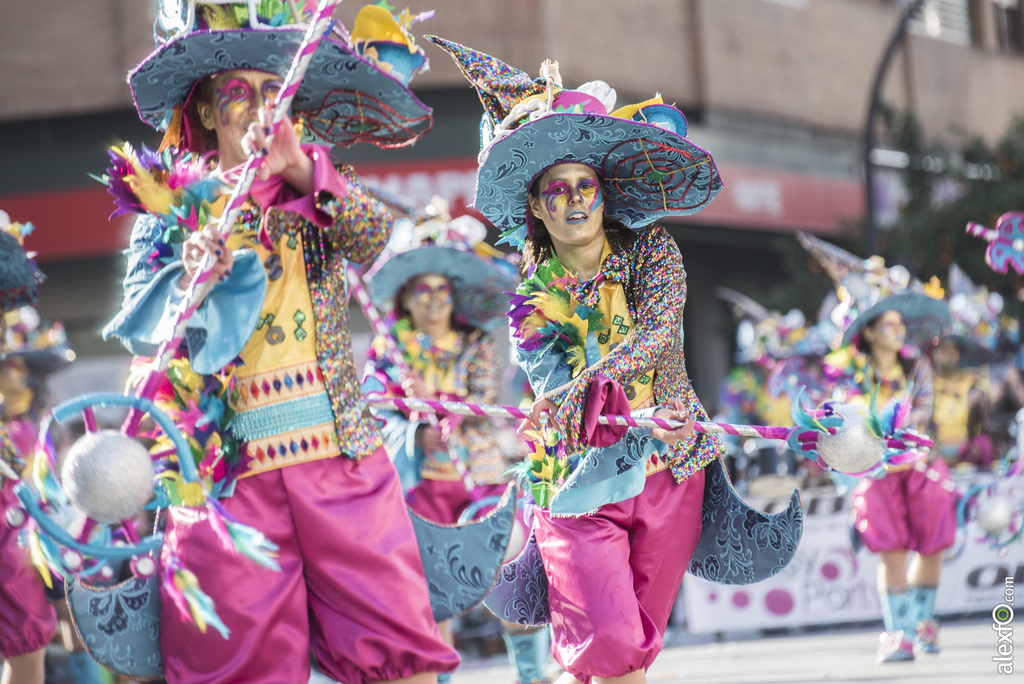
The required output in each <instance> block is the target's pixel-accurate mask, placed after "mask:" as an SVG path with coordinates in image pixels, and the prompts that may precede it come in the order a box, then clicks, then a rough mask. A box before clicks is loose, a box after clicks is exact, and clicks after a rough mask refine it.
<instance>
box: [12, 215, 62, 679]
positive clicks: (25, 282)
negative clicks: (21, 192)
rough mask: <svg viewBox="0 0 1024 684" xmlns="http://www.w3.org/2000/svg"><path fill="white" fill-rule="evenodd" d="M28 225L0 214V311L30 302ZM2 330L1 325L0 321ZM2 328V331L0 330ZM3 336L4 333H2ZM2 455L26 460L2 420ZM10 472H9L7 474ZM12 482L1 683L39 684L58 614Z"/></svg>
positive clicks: (32, 276) (17, 465)
mask: <svg viewBox="0 0 1024 684" xmlns="http://www.w3.org/2000/svg"><path fill="white" fill-rule="evenodd" d="M29 226H30V224H20V223H11V222H10V219H9V217H8V216H7V214H6V213H4V212H0V313H5V312H9V311H11V310H14V309H16V308H18V307H21V306H26V305H31V304H34V303H35V301H36V296H37V289H36V275H37V274H36V269H35V266H34V265H33V263H32V262H31V261H30V260H29V258H28V255H26V254H25V250H24V249H23V247H22V240H23V239H24V235H27V234H28V230H24V229H25V228H27V227H29ZM0 328H3V323H0ZM2 332H3V331H2V330H0V333H2ZM4 337H6V335H4ZM0 459H3V463H4V464H5V465H6V468H5V470H7V469H10V471H13V472H14V473H15V474H20V473H21V471H22V469H23V467H24V461H23V460H22V459H21V457H20V456H19V453H18V449H17V448H16V447H15V443H14V441H13V440H12V439H11V437H10V435H9V434H8V432H7V429H6V427H5V426H4V425H3V424H0ZM10 471H8V474H9V472H10ZM14 485H15V481H14V480H13V479H11V478H9V477H7V476H5V474H4V473H3V472H0V511H2V513H3V517H2V518H0V658H2V659H3V661H4V663H3V668H2V673H0V682H2V684H42V682H43V679H44V663H43V661H44V654H45V650H44V649H45V647H46V645H47V644H48V643H50V641H51V640H52V639H53V635H54V633H55V632H56V625H57V618H56V615H55V614H54V610H53V608H52V607H51V606H50V603H49V601H47V600H46V588H45V586H44V585H43V580H42V578H41V577H40V576H39V573H37V572H36V570H35V569H34V568H33V567H32V563H31V562H30V561H29V557H28V553H27V552H26V550H25V549H24V548H21V547H20V546H19V544H18V535H19V532H20V530H21V527H22V524H23V523H24V522H25V516H24V514H23V513H22V511H21V508H20V507H19V506H18V499H17V497H16V496H15V494H14Z"/></svg>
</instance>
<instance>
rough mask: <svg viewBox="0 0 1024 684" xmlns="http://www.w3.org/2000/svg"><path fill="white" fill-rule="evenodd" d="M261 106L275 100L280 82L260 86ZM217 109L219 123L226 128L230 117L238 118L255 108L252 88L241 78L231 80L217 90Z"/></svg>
mask: <svg viewBox="0 0 1024 684" xmlns="http://www.w3.org/2000/svg"><path fill="white" fill-rule="evenodd" d="M260 91H261V94H262V96H263V104H266V103H268V102H270V101H271V100H273V99H275V98H277V94H278V93H279V92H281V81H279V80H277V79H272V80H269V81H265V82H264V83H263V85H261V86H260ZM216 95H217V109H218V110H220V123H221V125H222V126H227V125H228V122H229V120H230V118H231V117H232V116H234V117H239V116H242V115H243V114H245V113H246V112H247V111H249V109H250V108H255V106H256V103H255V102H254V100H255V98H254V97H253V87H252V85H251V84H250V83H249V82H248V81H245V80H243V79H241V78H232V79H230V80H228V81H227V82H225V83H224V85H222V86H221V87H220V88H218V89H217V94H216Z"/></svg>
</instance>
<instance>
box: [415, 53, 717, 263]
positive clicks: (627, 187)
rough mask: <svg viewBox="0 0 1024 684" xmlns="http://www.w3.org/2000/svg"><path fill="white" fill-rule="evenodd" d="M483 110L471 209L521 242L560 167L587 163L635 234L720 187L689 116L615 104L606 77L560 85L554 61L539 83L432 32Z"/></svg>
mask: <svg viewBox="0 0 1024 684" xmlns="http://www.w3.org/2000/svg"><path fill="white" fill-rule="evenodd" d="M425 37H426V39H427V40H429V41H431V42H432V43H434V44H436V45H438V46H439V47H441V48H442V49H443V50H445V51H446V52H448V53H449V54H450V55H451V56H452V57H453V58H454V59H455V61H456V63H457V64H458V65H459V68H460V69H461V70H462V73H463V75H465V77H466V78H467V79H469V82H470V83H471V84H472V85H473V87H474V88H475V89H476V91H477V94H478V95H479V96H480V101H481V102H482V103H483V105H484V109H485V110H486V113H485V115H484V119H483V123H482V130H481V151H480V156H479V159H478V161H479V163H480V169H479V172H478V174H477V185H476V200H475V202H474V206H475V207H476V208H477V209H478V210H479V211H480V212H481V213H482V214H483V215H484V216H485V217H486V218H487V220H489V221H491V222H492V223H494V224H495V225H497V226H499V227H501V228H504V229H506V230H507V232H506V234H505V236H504V237H505V239H506V240H508V241H509V242H511V243H513V244H521V242H522V239H523V238H525V236H526V233H527V230H528V227H527V223H526V222H527V216H528V211H527V200H526V197H527V193H528V192H529V190H530V186H531V185H532V184H533V182H534V180H535V179H536V178H537V177H538V176H540V175H541V174H542V173H543V172H544V170H545V169H547V168H548V167H550V166H552V165H554V164H559V163H570V162H571V163H578V164H586V165H587V166H589V167H591V168H592V169H594V170H595V171H596V172H597V173H598V175H599V176H600V177H601V179H602V181H603V183H604V192H605V210H604V211H605V215H606V216H609V217H610V218H614V219H617V220H619V221H621V222H622V223H624V224H625V225H626V226H629V227H630V228H641V227H643V226H647V225H650V224H651V223H653V222H654V221H656V220H657V219H659V218H661V217H664V216H683V215H686V214H694V213H697V212H699V211H701V210H702V209H703V208H704V207H706V206H707V205H708V203H709V202H710V201H711V200H712V199H714V197H715V195H717V194H718V192H719V191H720V190H721V189H722V180H721V178H720V177H719V175H718V170H717V169H716V168H715V163H714V161H713V160H712V159H711V155H710V154H708V153H707V152H706V151H704V150H702V149H701V148H699V147H697V146H696V145H694V144H693V143H691V142H690V141H689V140H688V139H687V137H686V131H687V129H686V117H685V116H683V113H682V112H680V111H679V110H678V109H676V108H675V107H673V106H671V105H667V104H664V103H663V102H662V99H661V97H660V96H657V97H654V98H653V99H650V100H647V101H645V102H642V103H640V104H636V105H629V106H625V107H620V108H618V109H616V108H615V99H616V94H615V90H613V89H612V88H611V87H609V86H608V84H606V83H604V82H602V81H591V82H589V83H585V84H583V85H582V86H580V87H579V88H576V89H575V90H569V89H565V88H563V87H562V81H561V77H560V75H559V73H558V64H557V62H550V61H548V62H545V63H544V64H543V65H542V67H541V78H540V79H537V80H536V81H534V80H533V79H531V78H530V77H529V76H527V75H526V74H525V73H524V72H522V71H519V70H518V69H515V68H513V67H511V66H509V65H507V64H505V63H503V62H501V61H499V60H497V59H495V58H494V57H491V56H490V55H486V54H484V53H482V52H477V51H476V50H472V49H470V48H467V47H465V46H463V45H459V44H458V43H453V42H451V41H447V40H444V39H441V38H438V37H436V36H425Z"/></svg>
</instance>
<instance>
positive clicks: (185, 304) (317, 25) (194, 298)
mask: <svg viewBox="0 0 1024 684" xmlns="http://www.w3.org/2000/svg"><path fill="white" fill-rule="evenodd" d="M340 2H341V0H320V3H319V4H318V5H317V8H316V11H315V12H314V13H313V17H312V19H311V20H310V22H309V26H308V27H307V28H306V35H305V36H303V38H302V43H301V44H300V45H299V49H298V51H297V52H296V53H295V56H294V58H293V59H292V64H291V67H290V68H289V70H288V74H287V75H286V76H285V78H284V83H283V85H282V86H281V91H280V93H279V94H278V96H277V101H276V102H275V103H274V112H273V119H272V121H273V123H272V124H271V131H270V135H269V136H267V147H268V148H269V147H270V144H271V142H272V141H273V139H274V134H275V132H276V131H277V128H278V126H280V125H281V122H282V121H284V120H286V119H287V118H288V111H289V109H290V108H291V103H292V98H294V97H295V93H296V92H297V91H298V89H299V85H301V83H302V78H303V76H305V74H306V68H307V67H308V66H309V61H310V60H311V59H312V57H313V53H314V52H316V49H317V47H318V46H319V45H320V41H321V40H323V37H324V36H325V35H326V34H327V32H328V31H329V30H330V28H331V24H332V23H333V22H334V19H333V17H332V16H331V15H332V14H333V13H334V10H335V8H337V6H338V5H339V4H340ZM265 159H266V157H265V156H264V155H261V154H252V155H250V156H249V158H248V159H247V160H246V162H245V165H244V166H243V167H242V172H241V177H240V178H239V179H238V184H237V185H235V189H234V190H233V191H232V193H231V197H230V198H228V201H227V206H226V207H225V209H224V213H223V214H221V217H220V222H219V223H218V224H217V231H218V232H219V233H220V235H221V237H222V239H226V238H227V237H228V235H230V234H231V231H232V230H234V228H235V222H236V221H237V220H238V215H239V213H241V211H242V205H244V204H245V200H246V198H247V197H248V196H249V189H250V188H251V187H252V183H253V181H254V180H255V179H256V172H257V171H259V168H260V166H262V165H263V162H264V160H265ZM215 263H216V262H215V260H214V259H211V258H210V255H209V254H205V255H204V256H203V259H202V261H200V263H199V268H198V269H197V270H196V274H195V275H194V276H193V277H192V282H190V283H189V284H188V288H187V289H186V290H185V295H184V297H182V300H181V304H180V305H179V306H178V310H177V311H176V312H175V314H174V322H173V332H172V333H171V336H170V337H169V338H168V339H166V340H164V341H163V342H162V343H161V344H160V347H159V348H158V349H157V353H156V359H155V360H154V361H153V365H152V367H151V369H150V371H149V374H148V375H147V376H146V379H145V380H144V381H143V383H142V386H141V387H140V388H139V396H141V397H145V398H147V399H152V398H153V396H154V395H155V394H156V390H157V388H158V387H159V386H160V383H161V382H162V380H163V374H164V371H166V370H167V367H168V366H169V365H170V363H171V361H172V360H173V359H174V355H175V352H176V351H177V350H178V347H180V346H181V342H182V339H184V337H185V328H186V326H187V325H188V321H189V319H190V318H192V314H194V313H195V311H196V309H197V308H199V305H200V304H201V303H202V301H203V299H204V298H205V297H206V295H207V293H209V291H210V288H211V287H212V286H213V283H211V282H210V278H211V274H212V273H213V266H214V264H215ZM142 416H143V412H142V411H141V410H140V409H137V408H133V409H132V410H131V411H130V412H129V414H128V416H127V418H125V422H124V426H123V428H122V430H123V431H124V433H125V434H127V435H134V434H135V433H136V432H137V431H138V428H139V422H140V421H141V420H142Z"/></svg>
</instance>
